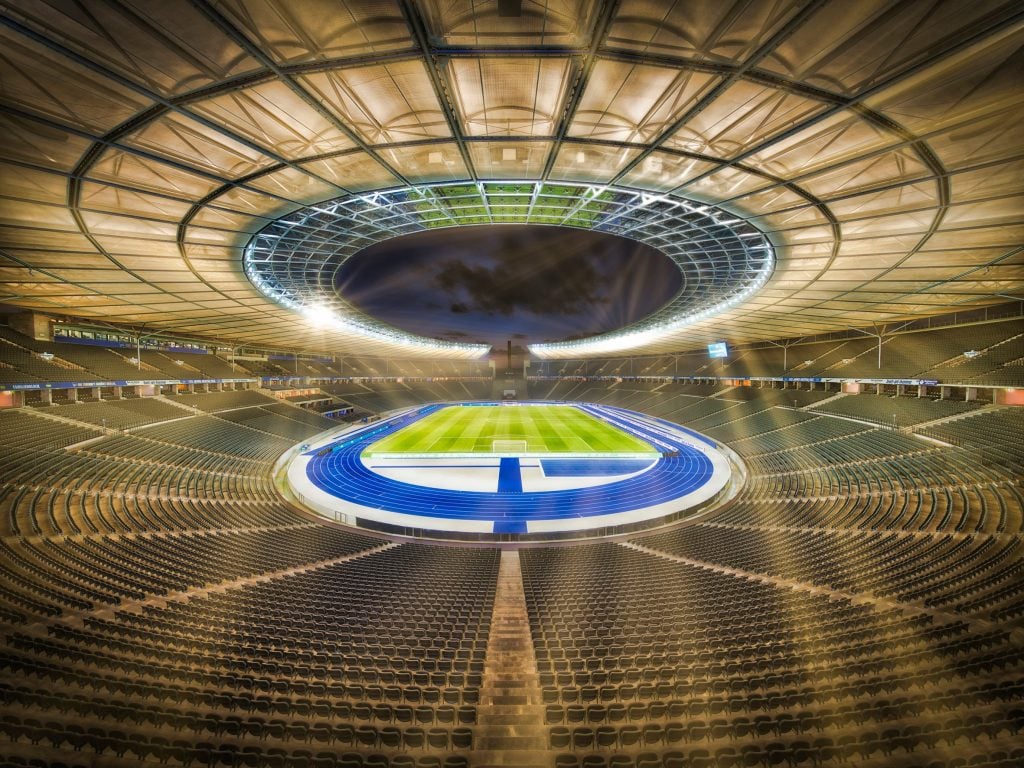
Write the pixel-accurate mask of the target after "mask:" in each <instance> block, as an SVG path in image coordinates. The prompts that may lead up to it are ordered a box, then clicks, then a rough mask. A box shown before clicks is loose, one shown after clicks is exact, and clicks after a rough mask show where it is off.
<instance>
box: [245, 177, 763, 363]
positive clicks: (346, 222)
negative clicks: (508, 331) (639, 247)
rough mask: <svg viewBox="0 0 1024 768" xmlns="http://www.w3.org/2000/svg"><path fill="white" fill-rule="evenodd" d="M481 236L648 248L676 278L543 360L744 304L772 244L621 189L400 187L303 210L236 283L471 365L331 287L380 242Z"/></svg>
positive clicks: (445, 345)
mask: <svg viewBox="0 0 1024 768" xmlns="http://www.w3.org/2000/svg"><path fill="white" fill-rule="evenodd" d="M481 224H542V225H553V226H562V227H575V228H578V229H590V230H596V231H598V232H607V233H609V234H614V235H620V236H622V237H628V238H630V239H633V240H637V241H640V242H642V243H645V244H647V245H649V246H651V247H653V248H656V249H658V250H660V251H661V252H662V253H664V254H665V255H666V256H668V257H669V258H670V259H672V261H674V262H675V264H676V265H677V266H678V267H679V271H680V273H681V277H682V280H681V288H680V290H679V292H678V293H677V294H676V296H674V297H673V298H672V299H671V300H670V301H669V302H667V303H666V304H665V305H664V306H663V307H661V308H660V309H659V310H657V311H656V312H654V313H653V314H651V315H650V316H648V317H647V318H644V319H643V320H642V321H641V322H638V323H635V324H634V325H631V326H628V327H627V328H623V329H621V330H618V331H614V332H611V333H606V334H602V335H600V336H595V337H591V338H589V339H586V340H583V341H572V342H562V343H558V344H540V345H534V346H532V347H531V348H530V351H531V352H533V353H534V354H535V355H538V356H541V357H548V356H551V357H564V356H566V355H580V354H601V353H606V352H615V351H619V350H623V349H630V348H633V347H637V346H640V345H642V344H643V343H644V342H645V341H649V340H650V339H651V338H657V337H660V336H661V335H664V334H665V333H669V332H673V331H676V330H679V329H681V328H683V327H685V326H686V325H688V324H691V323H693V322H696V321H698V320H703V319H706V318H708V317H711V316H713V315H715V314H717V313H718V312H721V311H723V310H725V309H727V308H729V307H731V306H734V305H735V304H738V303H740V302H741V301H743V300H745V299H746V298H748V297H749V296H750V295H752V294H753V293H754V292H755V291H757V290H758V289H759V288H760V287H761V286H763V285H764V284H765V282H766V281H767V280H768V278H769V277H770V276H771V273H772V267H773V264H774V257H773V251H772V247H771V244H770V243H769V242H768V240H767V238H766V237H765V236H764V235H763V234H762V233H761V232H760V231H759V230H757V229H756V228H755V227H753V226H752V225H750V224H748V223H747V222H745V221H743V220H742V219H740V218H738V217H737V216H735V215H732V214H730V213H728V212H726V211H724V210H721V209H719V208H716V207H714V206H711V205H707V204H701V203H696V202H692V201H689V200H685V199H682V198H679V197H675V196H672V195H662V194H653V193H649V192H643V191H639V190H630V189H623V188H619V187H596V186H590V185H579V184H577V185H566V184H541V183H539V182H534V183H529V182H523V183H509V182H505V183H497V182H494V183H478V184H441V185H433V186H419V187H404V188H401V189H395V190H390V191H387V192H374V193H371V194H364V195H348V196H345V197H342V198H338V199H336V200H331V201H328V202H325V203H320V204H318V205H314V206H310V207H308V208H303V209H300V210H298V211H295V212H293V213H290V214H288V215H287V216H284V217H282V218H280V219H278V220H277V221H275V222H273V223H272V224H270V225H268V226H267V227H265V228H263V229H262V230H261V231H260V232H259V233H258V234H257V235H255V236H254V237H253V239H252V240H251V241H250V242H249V244H248V245H247V246H246V248H245V257H244V258H245V272H246V274H247V275H248V276H249V279H250V280H252V282H253V283H254V284H255V285H256V287H257V288H259V290H260V291H261V292H263V293H264V294H265V295H266V296H269V297H270V298H271V299H273V300H274V301H276V302H278V303H279V304H283V305H284V306H287V307H290V308H292V309H295V310H298V311H300V312H302V313H303V314H305V315H307V316H308V317H309V318H310V319H311V320H313V321H314V322H320V323H322V324H324V325H333V326H338V327H341V328H344V329H345V330H348V331H350V332H353V333H360V334H363V335H366V336H368V337H370V338H377V339H379V340H381V341H385V342H388V343H393V344H401V345H404V346H406V347H408V348H409V349H410V351H413V350H415V351H422V350H430V349H434V350H437V351H440V352H448V353H464V354H466V355H480V354H483V353H485V352H486V351H487V347H485V346H480V345H474V344H456V343H452V342H446V341H436V340H433V339H426V338H422V337H419V336H415V335H413V334H410V333H406V332H404V331H400V330H398V329H396V328H392V327H390V326H387V325H385V324H384V323H381V322H379V321H377V320H374V319H373V318H371V317H368V316H366V315H365V314H362V313H360V312H358V311H357V310H355V309H354V308H353V307H352V306H351V305H350V304H348V303H347V302H346V301H345V300H344V299H343V298H342V297H340V296H338V295H337V293H336V291H335V284H336V275H337V272H338V270H339V269H340V268H341V265H342V264H343V263H344V262H345V261H346V260H347V259H349V258H351V257H352V256H354V255H355V254H357V253H358V252H359V251H361V250H363V249H364V248H367V247H369V246H371V245H373V244H375V243H379V242H381V241H382V240H388V239H390V238H393V237H399V236H401V235H408V234H412V233H414V232H422V231H424V230H426V229H442V228H445V227H460V226H474V225H481Z"/></svg>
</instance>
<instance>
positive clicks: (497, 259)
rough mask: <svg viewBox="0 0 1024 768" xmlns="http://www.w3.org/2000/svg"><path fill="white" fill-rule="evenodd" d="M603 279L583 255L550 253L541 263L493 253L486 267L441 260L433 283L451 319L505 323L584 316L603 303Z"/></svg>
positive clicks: (524, 256) (523, 256)
mask: <svg viewBox="0 0 1024 768" xmlns="http://www.w3.org/2000/svg"><path fill="white" fill-rule="evenodd" d="M607 279H608V276H607V275H605V274H603V273H602V272H600V271H599V270H598V269H597V268H595V263H594V260H593V259H592V258H588V256H587V255H586V254H583V253H578V252H575V251H572V250H568V251H565V250H562V249H553V252H549V253H548V254H546V255H545V257H544V258H537V257H536V255H535V254H520V253H510V252H499V253H498V254H496V255H495V256H494V258H493V259H490V260H489V261H484V260H479V261H475V260H474V261H470V260H468V259H464V258H463V259H447V260H445V261H444V262H442V263H441V266H440V269H439V270H438V272H437V275H436V276H435V278H434V282H435V285H436V286H437V287H438V288H440V289H441V290H443V291H444V292H445V293H446V294H447V295H448V296H449V297H450V298H451V300H452V301H451V304H450V309H451V311H452V312H454V313H456V314H463V313H466V312H481V313H483V314H487V315H504V316H506V317H508V316H511V315H514V314H516V313H519V312H532V313H533V314H536V315H582V314H585V313H586V312H589V311H591V310H593V309H594V308H596V307H598V306H601V305H603V304H606V303H607V301H608V299H607V296H606V295H605V291H606V288H607Z"/></svg>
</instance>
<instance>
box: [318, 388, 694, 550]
mask: <svg viewBox="0 0 1024 768" xmlns="http://www.w3.org/2000/svg"><path fill="white" fill-rule="evenodd" d="M441 407H445V406H441ZM448 407H455V408H457V407H461V406H448ZM433 410H435V408H434V407H430V408H424V409H420V410H419V411H418V412H416V413H414V414H412V415H411V416H405V417H402V418H399V419H396V420H395V421H394V422H393V423H390V424H385V425H380V424H376V425H372V426H371V427H368V428H365V429H363V430H359V431H357V432H356V433H349V434H347V435H345V436H344V437H343V438H342V439H341V440H339V441H338V442H336V443H332V444H331V447H332V448H333V450H332V451H331V452H330V453H329V454H328V455H326V456H317V455H316V453H318V452H319V450H320V449H318V450H317V451H311V452H310V453H309V454H307V455H308V456H309V457H310V461H309V464H308V465H307V467H306V474H307V476H308V478H309V480H310V481H311V482H312V483H313V484H314V485H316V486H317V487H318V488H320V489H321V490H323V491H325V492H326V493H329V494H330V495H332V496H334V497H336V498H338V499H342V500H344V501H348V502H351V503H353V504H359V505H362V506H365V507H371V508H374V509H380V510H386V511H389V512H401V513H404V514H408V515H418V516H424V517H432V518H446V519H454V520H493V521H494V522H495V530H496V531H501V532H510V533H514V532H525V531H526V523H527V521H531V520H561V519H571V518H585V517H591V516H594V515H610V514H615V513H620V512H627V511H630V510H635V509H639V508H644V507H652V506H655V505H657V504H662V503H666V502H671V501H672V500H674V499H677V498H680V497H682V496H686V495H687V494H689V493H692V492H693V491H695V490H697V489H698V488H700V487H701V486H703V485H704V484H705V483H707V482H708V480H709V479H710V478H711V476H712V473H713V465H712V463H711V461H710V460H709V459H708V457H707V456H705V455H704V454H703V453H701V452H700V451H699V450H696V449H694V448H692V447H690V445H688V444H686V443H685V442H683V441H682V440H680V439H678V438H677V437H676V436H675V435H673V430H680V431H683V430H682V429H681V428H679V427H676V426H675V425H672V428H671V429H667V428H666V427H668V426H669V425H668V424H667V422H660V423H659V424H657V425H655V424H651V423H645V421H646V420H641V419H637V418H635V417H639V414H633V413H632V412H630V411H626V410H623V409H620V408H611V407H608V406H586V407H585V410H586V411H587V412H589V413H591V414H593V415H594V416H596V417H598V418H603V419H605V420H606V421H609V422H611V423H613V424H615V425H616V426H619V427H621V428H623V429H626V430H628V431H630V432H632V433H633V434H635V435H637V436H639V437H640V438H641V439H645V440H648V441H650V442H651V443H652V444H653V445H655V446H659V447H661V446H665V447H669V448H672V449H674V450H678V451H679V456H678V457H671V458H661V459H659V460H657V462H656V463H655V466H654V467H652V468H651V469H650V470H648V471H647V472H644V473H642V474H640V475H637V476H636V477H631V478H626V479H623V480H617V481H612V482H609V483H607V484H605V485H600V486H596V487H590V488H579V489H575V490H557V491H545V492H542V493H524V492H519V493H514V492H513V493H510V492H507V491H506V492H502V493H481V492H470V491H450V490H441V489H437V488H426V487H423V486H419V485H413V484H410V483H403V482H401V481H398V480H393V479H390V478H386V477H383V476H381V475H378V474H375V473H374V472H372V471H370V470H369V469H367V468H366V467H365V466H363V463H362V461H361V460H360V458H359V455H360V453H361V452H362V451H363V450H364V449H365V448H366V447H367V446H368V445H369V444H370V443H372V442H375V441H376V440H379V439H380V438H381V437H383V436H384V435H385V434H388V433H389V432H393V431H395V430H397V429H399V428H401V427H403V426H405V425H406V424H409V423H410V422H411V421H415V420H416V419H419V418H422V417H423V416H425V415H426V414H427V413H429V412H431V411H433ZM687 434H689V435H690V437H691V438H698V439H700V440H701V441H703V442H708V441H707V439H706V438H703V436H699V435H696V434H694V433H689V432H688V431H687ZM552 458H555V457H554V456H553V457H552Z"/></svg>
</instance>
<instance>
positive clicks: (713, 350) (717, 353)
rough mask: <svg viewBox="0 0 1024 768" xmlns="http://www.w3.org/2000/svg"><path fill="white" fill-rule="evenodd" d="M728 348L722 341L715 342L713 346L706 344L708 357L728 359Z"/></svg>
mask: <svg viewBox="0 0 1024 768" xmlns="http://www.w3.org/2000/svg"><path fill="white" fill-rule="evenodd" d="M728 356H729V346H728V345H727V344H726V343H725V342H724V341H716V342H715V343H714V344H708V357H712V358H714V357H728Z"/></svg>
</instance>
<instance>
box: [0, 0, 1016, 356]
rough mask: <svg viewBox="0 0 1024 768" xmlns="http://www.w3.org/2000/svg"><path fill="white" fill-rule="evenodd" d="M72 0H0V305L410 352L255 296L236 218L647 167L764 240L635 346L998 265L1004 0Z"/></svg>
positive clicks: (1011, 92)
mask: <svg viewBox="0 0 1024 768" xmlns="http://www.w3.org/2000/svg"><path fill="white" fill-rule="evenodd" d="M82 5H83V4H73V3H72V4H68V3H36V2H18V3H12V2H2V1H0V50H2V51H3V53H2V54H0V75H2V76H0V83H2V87H0V132H2V134H3V137H4V140H3V142H0V301H3V302H8V303H12V304H17V305H20V306H24V307H28V308H33V309H39V310H43V311H47V312H51V313H55V314H62V313H67V314H70V315H76V316H80V317H85V318H90V319H95V320H107V321H111V322H120V323H132V324H137V325H145V327H146V329H147V330H165V331H177V332H180V333H183V334H187V335H189V336H192V337H196V336H206V337H210V338H214V339H217V340H222V341H231V342H232V343H250V344H262V345H269V346H276V347H281V348H286V349H304V350H310V351H321V350H322V351H330V352H338V353H342V354H380V355H388V354H402V353H408V349H407V348H406V347H403V346H402V345H400V344H392V343H389V342H387V341H381V340H379V338H377V337H374V336H367V335H363V334H359V333H353V332H350V331H349V330H346V328H344V327H337V328H322V327H318V326H317V324H316V323H315V322H314V321H313V319H310V318H306V317H304V316H303V315H301V314H298V313H296V312H295V311H294V310H291V309H289V308H287V307H285V306H282V305H281V304H280V303H278V302H276V301H274V300H272V299H270V298H268V297H267V296H266V295H264V294H263V293H262V292H260V290H258V289H257V288H256V286H255V285H254V284H253V283H252V282H251V281H250V280H249V279H248V277H247V276H246V274H245V272H244V269H243V252H244V248H245V245H246V244H247V243H248V242H249V240H250V239H251V238H252V236H253V235H254V234H255V233H257V232H259V231H260V230H262V229H263V228H264V227H266V226H267V225H268V224H270V223H271V222H273V221H275V220H277V219H279V218H280V217H282V216H285V215H287V214H289V213H291V212H294V211H297V210H300V209H305V208H308V207H309V206H313V205H316V204H318V203H320V202H322V201H324V200H335V199H338V198H340V197H343V196H349V195H361V194H364V193H368V192H373V191H375V190H394V189H398V188H402V187H415V188H419V187H420V185H429V184H462V183H468V184H471V185H475V184H477V183H479V182H488V181H510V180H515V181H518V180H523V179H525V180H528V181H530V182H533V181H540V182H543V183H545V184H578V185H595V186H601V185H605V184H612V185H615V186H618V187H626V188H630V189H642V190H645V191H648V192H651V193H656V194H665V193H671V194H673V195H678V196H680V197H683V198H686V199H688V200H691V201H698V200H699V201H701V202H703V203H708V204H711V205H717V206H720V207H722V208H723V209H725V210H728V211H731V212H732V213H733V215H736V216H742V217H743V218H744V220H745V221H747V222H748V223H749V224H751V225H752V226H754V227H756V228H757V229H758V230H760V231H761V232H763V233H765V234H766V235H767V237H768V238H769V239H770V240H771V243H772V245H773V246H774V248H775V260H776V261H775V267H774V271H773V272H772V275H771V277H770V278H769V279H768V281H767V283H766V284H765V285H764V287H763V288H762V289H761V290H759V291H756V292H755V293H753V294H751V295H750V296H749V297H747V298H746V299H745V300H743V301H740V302H739V303H737V304H736V305H735V306H733V307H731V308H728V309H726V310H725V311H723V312H721V313H719V314H717V315H716V316H715V317H713V318H710V319H708V318H705V319H700V320H696V321H695V322H693V323H692V324H690V325H687V326H685V327H683V328H681V329H679V330H677V331H674V332H665V333H664V334H661V335H660V336H658V337H657V338H654V337H651V338H647V339H644V338H641V339H634V340H639V341H641V342H642V344H641V345H640V346H639V347H637V348H636V350H637V351H638V352H644V353H652V352H670V351H680V350H685V349H692V348H696V347H697V346H699V345H702V344H704V343H707V342H708V341H714V340H717V339H727V340H728V341H730V342H733V343H742V342H749V341H760V340H765V339H780V338H787V337H794V336H803V335H808V334H816V333H823V332H827V331H832V330H837V329H843V328H849V327H851V326H852V327H869V326H871V325H872V324H879V325H881V324H885V323H892V322H894V321H899V320H902V319H907V318H912V317H913V318H916V317H921V316H924V315H932V314H940V313H946V312H950V311H954V310H958V309H967V308H973V307H978V306H983V305H989V304H996V303H1000V302H1004V301H1006V300H1007V299H1006V297H1014V296H1020V295H1021V294H1022V292H1024V248H1022V243H1024V231H1022V226H1021V221H1022V216H1021V211H1022V210H1024V131H1021V130H1020V126H1021V124H1022V123H1024V88H1021V71H1022V67H1024V8H1022V7H1021V3H1020V2H1019V0H991V2H971V3H968V2H959V3H958V2H946V3H941V2H934V1H933V0H904V1H903V2H897V3H891V2H867V1H865V2H844V1H843V0H825V1H823V2H817V1H814V2H806V1H805V0H752V1H748V0H721V1H720V2H693V0H628V2H627V1H626V0H623V1H622V2H598V0H544V2H540V1H539V0H538V1H534V0H524V2H523V3H522V13H521V15H519V16H514V17H502V16H500V15H499V12H498V10H499V4H498V3H496V2H481V1H479V0H473V1H472V2H471V1H470V0H443V2H442V0H376V1H375V2H360V3H354V2H353V3H346V2H337V3H328V4H323V3H305V2H301V3H295V2H288V3H286V2H283V0H255V1H253V0H246V1H245V2H242V0H220V1H219V2H216V3H213V2H209V0H194V2H189V1H187V0H165V1H164V2H159V3H126V2H110V3H89V4H87V5H88V8H89V10H88V12H82V11H81V7H82ZM327 6H329V7H330V10H329V12H325V11H324V8H325V7H327ZM416 354H418V355H427V354H435V352H433V351H432V350H423V351H420V352H417V353H416ZM451 354H460V355H464V354H465V353H461V352H451Z"/></svg>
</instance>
